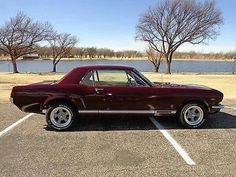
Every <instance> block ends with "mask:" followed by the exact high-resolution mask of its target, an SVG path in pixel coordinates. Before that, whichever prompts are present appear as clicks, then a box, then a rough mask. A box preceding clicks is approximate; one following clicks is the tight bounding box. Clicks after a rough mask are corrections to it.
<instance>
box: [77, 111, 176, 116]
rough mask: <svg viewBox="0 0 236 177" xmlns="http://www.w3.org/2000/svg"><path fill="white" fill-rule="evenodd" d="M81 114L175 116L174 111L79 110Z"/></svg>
mask: <svg viewBox="0 0 236 177" xmlns="http://www.w3.org/2000/svg"><path fill="white" fill-rule="evenodd" d="M78 112H79V113H81V114H154V116H159V115H167V114H175V113H176V110H79V111H78Z"/></svg>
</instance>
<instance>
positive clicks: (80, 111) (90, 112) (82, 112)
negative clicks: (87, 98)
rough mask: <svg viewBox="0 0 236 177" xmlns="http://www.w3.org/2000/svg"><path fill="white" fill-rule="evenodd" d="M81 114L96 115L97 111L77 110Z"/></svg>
mask: <svg viewBox="0 0 236 177" xmlns="http://www.w3.org/2000/svg"><path fill="white" fill-rule="evenodd" d="M78 112H79V113H81V114H98V110H79V111H78Z"/></svg>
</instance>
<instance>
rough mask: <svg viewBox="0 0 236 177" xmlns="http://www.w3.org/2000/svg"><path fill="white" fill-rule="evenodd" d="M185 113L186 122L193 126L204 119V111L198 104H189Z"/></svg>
mask: <svg viewBox="0 0 236 177" xmlns="http://www.w3.org/2000/svg"><path fill="white" fill-rule="evenodd" d="M183 114H184V120H185V122H186V123H187V124H188V125H191V126H196V125H198V124H200V123H201V122H202V120H203V119H204V111H203V110H202V108H201V107H200V106H197V105H192V106H189V107H188V108H187V109H186V110H185V111H184V113H183Z"/></svg>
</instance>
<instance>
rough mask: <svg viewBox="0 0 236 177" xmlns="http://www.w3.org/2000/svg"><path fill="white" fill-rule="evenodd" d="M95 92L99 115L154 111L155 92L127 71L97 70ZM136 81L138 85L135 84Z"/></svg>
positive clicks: (135, 75)
mask: <svg viewBox="0 0 236 177" xmlns="http://www.w3.org/2000/svg"><path fill="white" fill-rule="evenodd" d="M95 73H96V77H97V81H96V82H95V91H96V94H97V95H100V98H102V99H100V104H101V105H100V110H99V111H100V113H106V112H108V113H109V112H110V113H113V112H114V113H115V112H117V113H122V112H123V113H140V112H142V111H143V113H145V112H146V113H148V112H149V111H150V112H153V111H152V110H155V109H156V101H157V97H156V92H157V90H156V89H155V88H153V87H151V86H150V85H148V84H147V83H145V81H143V80H142V79H140V78H139V79H137V78H138V76H137V74H135V73H133V72H132V71H127V70H109V69H108V70H97V71H96V72H95ZM137 80H138V81H139V82H140V83H137Z"/></svg>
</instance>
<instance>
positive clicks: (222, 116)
mask: <svg viewBox="0 0 236 177" xmlns="http://www.w3.org/2000/svg"><path fill="white" fill-rule="evenodd" d="M156 120H157V121H158V122H159V123H160V124H161V125H162V127H163V129H167V130H168V129H170V130H171V129H180V130H182V129H186V128H184V127H182V126H181V125H180V123H179V122H178V121H177V118H175V117H158V118H156ZM234 128H235V129H236V116H235V115H232V114H229V113H225V112H220V113H217V114H211V115H209V116H208V118H207V120H206V122H205V124H204V126H203V127H201V128H199V129H234ZM45 129H46V130H48V131H51V130H52V129H50V128H49V127H47V126H46V127H45ZM131 130H157V128H156V127H155V125H154V124H153V123H152V122H151V121H150V119H149V118H148V117H130V116H129V117H127V116H126V117H125V116H105V117H99V116H97V117H80V118H79V120H78V124H77V125H76V126H75V127H74V128H73V129H72V130H70V131H71V132H74V131H131ZM189 130H191V129H189Z"/></svg>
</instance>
